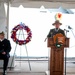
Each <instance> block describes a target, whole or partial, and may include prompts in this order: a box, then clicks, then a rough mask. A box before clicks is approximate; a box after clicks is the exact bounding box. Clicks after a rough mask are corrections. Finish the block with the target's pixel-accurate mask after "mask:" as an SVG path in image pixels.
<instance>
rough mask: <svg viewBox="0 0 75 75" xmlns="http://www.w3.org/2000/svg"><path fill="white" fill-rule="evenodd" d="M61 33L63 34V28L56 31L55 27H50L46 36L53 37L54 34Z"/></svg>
mask: <svg viewBox="0 0 75 75" xmlns="http://www.w3.org/2000/svg"><path fill="white" fill-rule="evenodd" d="M58 33H61V34H63V35H64V36H65V33H64V30H62V29H59V30H58V31H56V29H55V28H54V29H50V31H49V34H48V35H47V37H53V36H54V35H55V34H58Z"/></svg>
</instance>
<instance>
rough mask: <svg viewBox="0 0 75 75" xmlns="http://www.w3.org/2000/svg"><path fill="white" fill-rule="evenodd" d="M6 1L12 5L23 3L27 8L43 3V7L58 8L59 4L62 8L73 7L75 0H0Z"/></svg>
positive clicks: (39, 5)
mask: <svg viewBox="0 0 75 75" xmlns="http://www.w3.org/2000/svg"><path fill="white" fill-rule="evenodd" d="M8 1H10V4H11V6H12V7H18V6H19V5H23V6H24V7H28V8H29V7H30V8H39V7H41V6H42V5H43V6H45V8H58V7H60V6H62V7H63V8H75V0H0V3H1V2H6V3H7V2H8Z"/></svg>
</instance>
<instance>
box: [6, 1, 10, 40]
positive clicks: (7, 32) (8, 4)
mask: <svg viewBox="0 0 75 75" xmlns="http://www.w3.org/2000/svg"><path fill="white" fill-rule="evenodd" d="M9 3H10V1H9V0H7V39H8V36H9Z"/></svg>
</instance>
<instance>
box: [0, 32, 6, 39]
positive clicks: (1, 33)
mask: <svg viewBox="0 0 75 75" xmlns="http://www.w3.org/2000/svg"><path fill="white" fill-rule="evenodd" d="M4 36H5V34H4V32H3V31H2V32H0V39H4Z"/></svg>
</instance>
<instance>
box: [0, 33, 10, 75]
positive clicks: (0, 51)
mask: <svg viewBox="0 0 75 75" xmlns="http://www.w3.org/2000/svg"><path fill="white" fill-rule="evenodd" d="M4 35H5V34H4V32H1V33H0V59H2V60H3V61H4V63H3V75H6V70H7V66H8V62H9V57H10V55H9V52H10V51H11V44H10V41H9V40H7V39H6V38H5V36H4Z"/></svg>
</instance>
